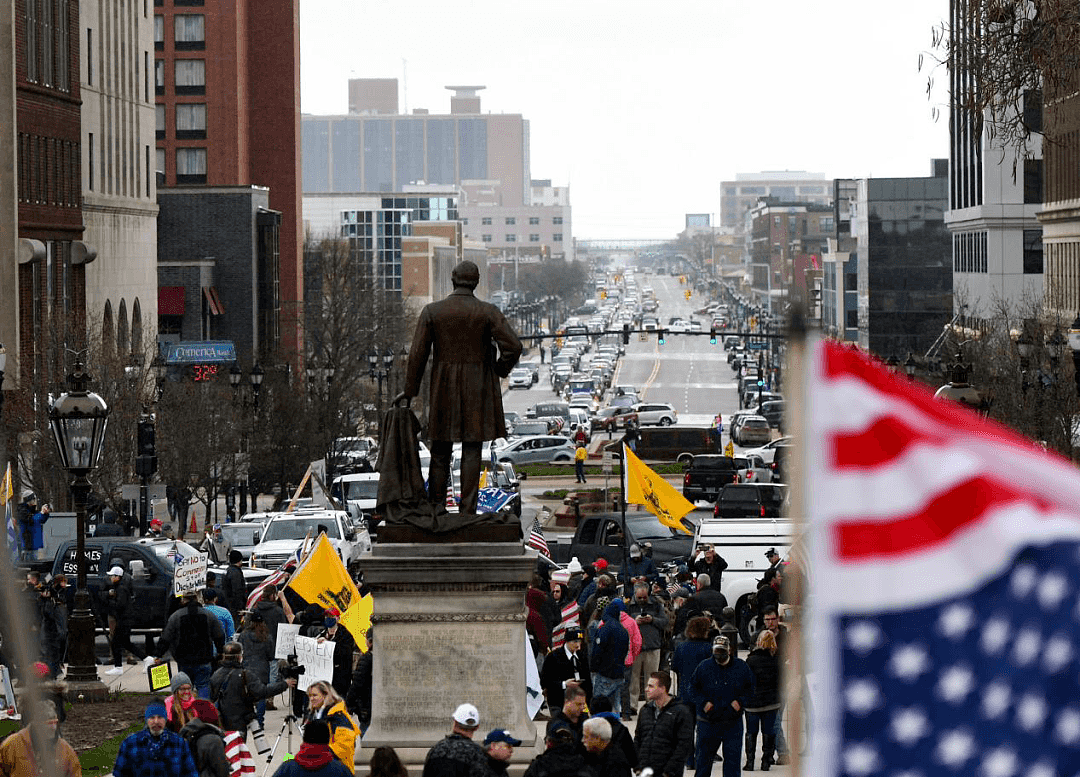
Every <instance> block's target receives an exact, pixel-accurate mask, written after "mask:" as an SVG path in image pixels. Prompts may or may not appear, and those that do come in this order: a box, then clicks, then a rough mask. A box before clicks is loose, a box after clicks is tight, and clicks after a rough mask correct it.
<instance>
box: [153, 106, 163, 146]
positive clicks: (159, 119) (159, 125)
mask: <svg viewBox="0 0 1080 777" xmlns="http://www.w3.org/2000/svg"><path fill="white" fill-rule="evenodd" d="M154 119H155V122H156V127H155V129H156V130H157V138H158V140H161V139H162V138H164V137H165V104H164V103H158V104H157V105H155V106H154Z"/></svg>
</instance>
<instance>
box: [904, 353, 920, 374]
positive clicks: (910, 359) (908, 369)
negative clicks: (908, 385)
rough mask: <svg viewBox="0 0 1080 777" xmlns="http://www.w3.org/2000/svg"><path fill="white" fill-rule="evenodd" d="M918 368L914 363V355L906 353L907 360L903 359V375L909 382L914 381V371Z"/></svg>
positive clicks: (917, 364) (915, 362)
mask: <svg viewBox="0 0 1080 777" xmlns="http://www.w3.org/2000/svg"><path fill="white" fill-rule="evenodd" d="M918 366H919V363H918V362H917V361H915V354H913V353H912V352H911V351H908V355H907V358H906V359H904V374H905V375H907V376H908V379H909V380H914V379H915V369H916V368H917V367H918Z"/></svg>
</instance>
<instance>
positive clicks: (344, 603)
mask: <svg viewBox="0 0 1080 777" xmlns="http://www.w3.org/2000/svg"><path fill="white" fill-rule="evenodd" d="M289 588H291V589H293V590H294V591H296V593H298V594H299V595H300V596H301V597H303V599H304V601H306V602H309V603H311V604H318V605H319V606H320V607H322V608H323V609H329V608H331V607H336V608H337V609H338V611H339V612H340V613H341V618H340V619H339V620H340V621H341V625H342V626H344V627H345V628H346V629H347V630H348V632H349V633H350V634H352V636H353V639H355V640H356V646H357V647H358V648H360V650H361V652H367V636H366V635H367V630H368V629H369V628H371V612H372V609H373V604H372V600H371V595H370V594H369V595H368V596H365V597H363V598H361V597H360V592H359V591H358V590H356V584H355V583H353V581H352V578H351V577H349V573H348V571H347V570H346V569H345V565H344V564H342V563H341V559H340V558H338V554H337V551H335V550H334V546H333V545H331V544H330V540H328V539H326V535H325V534H320V535H319V539H318V540H316V541H315V547H314V548H312V550H311V552H310V553H308V555H307V558H305V559H304V560H303V561H301V562H300V566H298V567H297V568H296V572H294V573H293V576H292V579H291V580H290V581H289Z"/></svg>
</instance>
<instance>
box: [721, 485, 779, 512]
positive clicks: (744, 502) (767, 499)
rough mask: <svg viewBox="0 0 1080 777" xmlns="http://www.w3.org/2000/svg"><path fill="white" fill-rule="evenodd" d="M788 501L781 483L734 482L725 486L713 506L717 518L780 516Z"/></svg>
mask: <svg viewBox="0 0 1080 777" xmlns="http://www.w3.org/2000/svg"><path fill="white" fill-rule="evenodd" d="M786 501H787V486H785V485H781V484H780V483H732V484H730V485H727V486H724V488H723V490H721V491H720V496H719V497H718V498H717V500H716V507H714V508H713V517H715V518H779V517H780V515H781V513H782V512H783V509H784V506H785V502H786Z"/></svg>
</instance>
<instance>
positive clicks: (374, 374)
mask: <svg viewBox="0 0 1080 777" xmlns="http://www.w3.org/2000/svg"><path fill="white" fill-rule="evenodd" d="M367 359H368V375H369V376H370V377H371V379H372V380H377V381H378V384H379V385H378V388H377V389H376V393H375V397H376V401H377V407H378V413H379V416H378V417H379V421H380V423H381V422H382V412H383V408H382V390H383V381H384V380H386V379H388V378H389V377H390V372H391V370H392V369H393V367H394V349H393V348H390V347H389V346H388V347H387V348H386V351H384V352H383V354H382V355H381V356H380V355H379V351H378V349H376V348H372V349H371V350H370V351H368V355H367Z"/></svg>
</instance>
